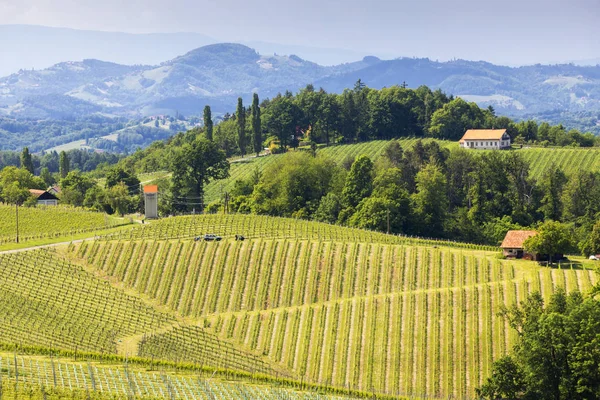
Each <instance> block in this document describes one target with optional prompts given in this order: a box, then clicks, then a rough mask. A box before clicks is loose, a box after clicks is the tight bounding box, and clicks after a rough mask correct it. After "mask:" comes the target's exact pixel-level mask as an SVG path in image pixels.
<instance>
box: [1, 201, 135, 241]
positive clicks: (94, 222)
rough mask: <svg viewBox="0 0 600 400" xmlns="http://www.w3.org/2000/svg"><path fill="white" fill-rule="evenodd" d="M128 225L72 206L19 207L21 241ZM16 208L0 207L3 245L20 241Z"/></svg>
mask: <svg viewBox="0 0 600 400" xmlns="http://www.w3.org/2000/svg"><path fill="white" fill-rule="evenodd" d="M122 224H124V222H123V220H120V219H116V218H112V217H109V216H108V215H106V214H103V213H98V212H92V211H84V210H82V209H76V208H70V207H60V206H59V207H19V239H20V241H28V240H33V239H42V238H52V237H60V236H68V235H74V234H79V233H86V232H94V231H96V230H102V229H106V228H110V227H114V226H117V225H122ZM16 231H17V225H16V217H15V207H14V206H9V205H4V204H0V245H2V244H4V243H7V242H8V243H12V242H14V241H15V240H16Z"/></svg>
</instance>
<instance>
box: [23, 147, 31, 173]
mask: <svg viewBox="0 0 600 400" xmlns="http://www.w3.org/2000/svg"><path fill="white" fill-rule="evenodd" d="M21 168H23V169H25V170H27V171H29V173H31V174H33V172H34V169H33V159H32V158H31V153H29V149H28V148H27V147H24V148H23V151H22V152H21Z"/></svg>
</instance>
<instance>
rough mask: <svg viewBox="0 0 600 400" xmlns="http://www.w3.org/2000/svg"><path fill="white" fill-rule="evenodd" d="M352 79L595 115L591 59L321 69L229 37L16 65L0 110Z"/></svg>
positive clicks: (592, 121)
mask: <svg viewBox="0 0 600 400" xmlns="http://www.w3.org/2000/svg"><path fill="white" fill-rule="evenodd" d="M359 78H360V79H361V80H362V81H363V82H364V83H365V84H367V85H368V86H369V87H372V88H381V87H390V86H393V85H402V84H403V83H406V85H408V87H411V88H416V87H418V86H420V85H428V86H429V87H431V88H433V89H437V88H441V89H442V90H443V91H444V92H446V93H449V94H453V95H455V96H461V97H463V98H464V99H466V100H469V101H476V102H478V104H480V105H481V106H486V107H487V106H488V105H492V106H493V107H494V108H495V109H496V111H497V112H498V113H501V114H505V115H509V116H523V115H528V116H532V115H533V116H537V117H539V118H540V119H546V120H550V122H555V123H556V122H562V121H572V122H573V124H581V125H574V126H573V125H572V126H573V127H576V128H579V129H582V130H590V129H591V128H594V127H595V126H596V125H597V124H598V120H599V118H598V113H600V66H595V67H592V66H589V67H580V66H574V65H570V64H569V65H553V66H543V65H535V66H528V67H520V68H510V67H503V66H496V65H493V64H489V63H485V62H472V61H463V60H458V61H452V62H444V63H440V62H435V61H432V60H429V59H409V58H402V59H396V60H387V61H386V60H380V59H378V58H376V57H365V58H364V59H363V60H360V61H357V62H355V63H348V64H342V65H338V66H333V67H324V66H320V65H318V64H315V63H313V62H310V61H306V60H303V59H301V58H299V57H297V56H293V55H290V56H281V55H271V56H265V55H260V54H258V53H257V52H256V51H254V50H252V49H250V48H249V47H246V46H243V45H239V44H216V45H209V46H205V47H201V48H198V49H196V50H193V51H191V52H189V53H187V54H185V55H182V56H180V57H176V58H174V59H172V60H169V61H165V62H164V63H162V64H160V65H155V66H123V65H118V64H113V63H106V62H102V61H97V60H85V61H82V62H64V63H60V64H57V65H55V66H53V67H50V68H48V69H45V70H40V71H31V70H27V71H20V72H19V73H16V74H13V75H10V76H8V77H5V78H1V79H0V115H6V116H10V117H16V118H19V117H20V118H23V117H27V118H64V117H81V116H84V115H89V114H95V113H104V114H115V115H128V116H131V115H136V114H137V115H140V114H142V115H151V114H157V113H164V114H171V115H174V114H175V112H176V111H178V112H180V113H183V114H187V115H199V114H200V111H201V109H202V107H204V105H206V104H210V105H211V107H212V108H213V111H214V112H215V113H217V114H218V113H224V112H226V111H229V110H231V109H232V108H233V107H234V106H235V101H236V99H237V97H239V96H242V97H243V98H244V100H249V98H250V96H251V93H253V92H257V93H259V95H260V96H261V98H267V97H273V96H275V95H276V94H277V93H278V92H285V91H287V90H289V91H297V90H298V89H300V88H301V87H304V86H306V84H309V83H313V84H314V85H315V87H321V86H322V87H323V88H324V89H326V90H328V91H332V92H337V93H339V92H341V91H343V90H344V89H346V88H351V87H352V86H353V85H354V83H355V82H356V81H357V80H358V79H359Z"/></svg>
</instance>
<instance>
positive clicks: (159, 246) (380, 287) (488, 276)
mask: <svg viewBox="0 0 600 400" xmlns="http://www.w3.org/2000/svg"><path fill="white" fill-rule="evenodd" d="M73 252H74V253H75V255H76V256H77V257H78V258H80V259H84V260H85V261H86V262H87V263H88V264H89V265H90V266H93V267H94V268H97V269H100V270H101V271H103V272H104V273H105V274H107V275H109V276H111V277H113V278H115V279H117V280H118V281H121V282H124V283H126V284H127V285H128V286H129V287H131V288H133V289H135V290H136V291H137V292H139V293H144V294H146V295H147V296H149V297H150V298H152V299H154V300H156V301H158V302H159V303H160V304H162V305H166V306H168V307H169V309H171V310H176V311H177V312H178V313H179V314H181V315H184V316H191V317H196V318H198V317H202V316H205V315H211V314H216V313H226V312H237V311H242V310H263V309H270V308H282V307H291V306H301V305H307V304H316V303H322V302H330V301H335V300H339V299H343V298H353V297H368V296H372V295H381V294H385V293H393V292H410V291H414V290H439V289H442V288H445V287H460V286H464V285H467V284H468V282H467V280H466V276H468V275H469V272H471V271H470V269H469V268H470V264H481V263H484V262H485V261H483V260H487V258H486V256H484V255H481V256H475V255H465V254H463V253H462V252H460V251H457V250H450V249H445V250H444V251H441V250H440V249H434V248H427V247H405V246H393V245H386V244H379V243H373V244H367V243H356V242H345V243H344V242H331V241H307V240H285V239H283V240H271V239H257V240H246V241H243V242H238V241H234V240H225V241H221V242H204V241H198V242H196V241H191V240H188V241H153V240H146V241H95V242H91V243H88V242H84V243H82V244H80V245H78V246H74V247H73ZM448 265H451V266H452V268H448ZM417 271H419V273H417ZM427 277H431V279H427ZM513 278H514V269H513V267H512V266H511V265H510V264H507V265H505V266H501V265H500V262H499V261H498V260H493V262H490V263H489V265H487V264H486V266H485V268H483V267H481V271H479V275H477V276H471V279H473V280H474V281H473V282H471V283H472V284H481V283H487V282H489V281H492V280H501V281H506V280H510V279H513Z"/></svg>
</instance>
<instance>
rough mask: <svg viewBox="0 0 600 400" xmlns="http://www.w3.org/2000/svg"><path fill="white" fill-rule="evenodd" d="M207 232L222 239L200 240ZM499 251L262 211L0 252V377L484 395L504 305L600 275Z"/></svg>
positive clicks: (168, 386) (47, 383) (178, 391)
mask: <svg viewBox="0 0 600 400" xmlns="http://www.w3.org/2000/svg"><path fill="white" fill-rule="evenodd" d="M50 212H51V211H50ZM207 232H211V233H216V234H221V235H223V240H222V241H220V242H205V241H195V240H194V239H193V237H194V236H196V235H198V234H200V233H207ZM235 234H242V235H244V236H245V237H246V240H245V241H241V242H240V241H237V240H235V239H234V235H235ZM497 255H498V250H497V248H494V247H485V246H478V245H472V244H467V243H455V242H444V241H433V240H421V239H415V238H407V237H400V236H394V235H386V234H383V233H377V232H372V231H367V230H361V229H354V228H345V227H341V226H334V225H328V224H323V223H317V222H312V221H303V220H294V219H285V218H276V217H266V216H252V215H227V216H224V215H202V216H186V217H173V218H166V219H163V220H160V221H154V222H151V223H149V224H146V225H137V226H135V227H133V228H131V229H130V230H127V231H125V230H124V231H122V232H121V233H119V234H112V235H111V234H108V235H105V236H102V237H99V238H95V239H91V238H90V240H85V241H82V242H78V243H71V244H68V245H67V244H64V245H61V246H58V247H55V248H52V249H30V250H27V249H26V250H23V251H20V252H18V253H1V252H0V272H2V273H1V274H0V276H1V278H0V288H1V289H2V290H0V293H1V294H0V309H1V311H2V313H0V316H1V317H0V319H1V320H2V323H3V329H2V332H0V362H1V363H2V365H1V367H0V378H1V379H2V382H4V385H5V386H3V390H5V391H4V393H6V394H7V395H9V394H12V393H13V391H14V390H15V389H16V390H17V391H18V390H21V391H23V390H28V391H29V392H28V393H30V398H37V397H31V396H32V395H34V394H35V395H36V396H37V395H39V398H40V399H41V398H45V397H44V391H45V390H52V391H58V392H60V393H66V394H70V395H71V396H81V397H80V398H99V399H100V398H104V397H102V396H109V397H110V396H114V397H113V398H115V397H116V398H154V397H161V396H162V397H164V396H168V397H169V398H177V399H178V398H185V399H190V398H214V399H221V398H236V396H237V398H240V396H241V397H250V398H255V397H256V396H260V398H265V399H271V398H281V397H285V398H319V397H318V396H319V395H326V396H332V397H336V396H337V398H342V397H345V396H349V397H350V398H386V399H401V398H406V397H409V398H410V397H413V398H414V397H415V396H417V397H427V398H448V397H456V398H465V397H472V396H473V395H474V390H475V388H476V387H477V386H478V385H480V384H481V383H482V382H483V381H484V380H485V379H486V377H487V376H488V375H489V373H490V371H491V365H492V362H493V360H495V359H497V358H499V357H501V356H502V355H503V354H506V353H507V352H508V351H509V350H510V348H511V346H512V344H513V343H514V342H515V339H516V336H517V334H516V332H515V331H513V330H511V329H510V327H509V326H508V325H507V323H506V322H505V321H504V320H502V319H501V318H500V317H499V316H497V312H498V310H499V307H500V306H501V305H511V304H514V303H515V302H517V301H519V300H521V299H523V298H524V297H525V296H526V295H527V294H528V293H530V292H532V291H535V290H537V291H540V292H541V294H542V295H543V297H544V298H545V299H548V298H549V296H551V295H552V293H554V292H555V291H556V290H558V289H559V288H565V289H566V290H567V291H573V290H582V291H586V290H588V289H590V288H591V287H592V286H593V285H594V284H596V283H597V282H598V277H597V275H596V274H595V273H594V271H592V270H590V269H588V268H589V264H587V263H586V262H585V261H583V260H576V263H575V264H571V263H567V264H566V265H563V268H562V269H551V268H543V267H540V266H538V265H537V264H535V263H530V262H527V261H507V260H501V259H499V258H498V257H497ZM565 267H566V268H565ZM3 352H4V353H3ZM48 354H52V355H54V358H48V357H44V356H45V355H48ZM44 371H45V372H44ZM201 377H203V378H201ZM227 378H235V380H234V381H233V382H224V381H222V379H227ZM107 380H108V382H107ZM7 382H10V384H9V385H8V387H7V386H6V384H7ZM53 382H54V383H53ZM100 382H101V384H102V386H100ZM19 388H20V389H19ZM86 390H87V392H88V393H87V396H88V397H84V395H85V391H86ZM161 390H162V395H161V394H159V393H161ZM207 390H208V392H207ZM153 391H154V392H153ZM171 391H172V393H171V394H170V395H167V394H166V393H167V392H171ZM18 393H20V392H18ZM90 393H91V394H92V395H93V396H97V397H89V395H90ZM153 393H154V394H153ZM231 393H238V394H237V395H235V394H231ZM249 393H255V394H254V395H252V394H249ZM144 396H146V397H144ZM153 396H154V397H153ZM228 396H229V397H228ZM74 398H78V397H74ZM323 398H327V397H323Z"/></svg>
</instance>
